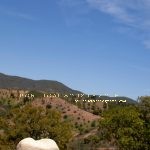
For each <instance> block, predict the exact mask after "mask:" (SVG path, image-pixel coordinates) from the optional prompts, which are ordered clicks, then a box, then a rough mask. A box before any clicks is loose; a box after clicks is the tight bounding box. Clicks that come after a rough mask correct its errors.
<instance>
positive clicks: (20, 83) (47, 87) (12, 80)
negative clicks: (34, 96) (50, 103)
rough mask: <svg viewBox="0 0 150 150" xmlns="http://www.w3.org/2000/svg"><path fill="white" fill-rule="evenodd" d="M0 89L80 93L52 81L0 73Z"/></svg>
mask: <svg viewBox="0 0 150 150" xmlns="http://www.w3.org/2000/svg"><path fill="white" fill-rule="evenodd" d="M0 89H22V90H30V91H31V90H34V91H45V92H58V93H72V94H77V93H81V92H80V91H76V90H73V89H71V88H69V87H67V86H66V85H64V84H62V83H60V82H58V81H53V80H32V79H27V78H23V77H18V76H10V75H5V74H3V73H0Z"/></svg>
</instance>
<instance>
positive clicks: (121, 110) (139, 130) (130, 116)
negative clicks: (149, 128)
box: [99, 106, 144, 150]
mask: <svg viewBox="0 0 150 150" xmlns="http://www.w3.org/2000/svg"><path fill="white" fill-rule="evenodd" d="M99 130H100V135H101V136H102V139H103V140H109V141H112V140H114V141H115V142H114V143H115V144H116V145H117V146H118V147H119V148H120V149H122V150H128V149H130V150H138V149H141V148H143V144H142V142H143V139H142V138H143V133H144V121H143V120H142V119H141V118H140V113H139V112H138V109H137V108H136V107H133V106H128V107H119V106H118V107H116V108H114V109H111V110H109V111H106V112H105V113H104V119H102V120H101V121H100V124H99Z"/></svg>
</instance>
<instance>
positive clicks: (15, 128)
mask: <svg viewBox="0 0 150 150" xmlns="http://www.w3.org/2000/svg"><path fill="white" fill-rule="evenodd" d="M0 128H1V129H3V131H4V134H3V136H2V137H1V138H0V145H5V149H15V147H16V145H17V143H18V142H19V141H20V140H22V139H23V138H26V137H32V138H34V139H41V138H52V139H54V140H55V141H56V143H57V144H58V146H59V147H60V149H62V150H65V149H66V144H67V143H68V141H69V140H70V138H71V137H72V132H71V131H72V128H71V125H70V124H69V123H68V122H66V121H65V122H62V121H61V114H60V113H59V112H57V111H55V110H52V109H44V108H42V107H33V106H32V105H26V106H23V107H22V108H13V109H11V110H10V112H9V114H8V115H7V116H5V118H2V117H1V118H0ZM0 148H2V147H0ZM2 149H4V148H2Z"/></svg>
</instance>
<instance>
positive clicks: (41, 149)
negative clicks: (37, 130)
mask: <svg viewBox="0 0 150 150" xmlns="http://www.w3.org/2000/svg"><path fill="white" fill-rule="evenodd" d="M17 150H59V148H58V146H57V144H56V142H55V141H54V140H52V139H41V140H34V139H32V138H25V139H23V140H21V141H20V142H19V143H18V145H17Z"/></svg>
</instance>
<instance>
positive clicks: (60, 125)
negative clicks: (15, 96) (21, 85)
mask: <svg viewBox="0 0 150 150" xmlns="http://www.w3.org/2000/svg"><path fill="white" fill-rule="evenodd" d="M0 106H1V107H0V129H2V130H0V149H2V150H13V149H15V147H16V144H17V143H18V142H19V141H20V140H21V139H23V138H25V137H29V136H30V137H33V138H35V139H40V138H46V137H49V138H52V139H54V140H55V141H56V142H57V143H58V145H59V147H60V149H61V150H67V149H68V150H80V149H82V150H95V149H96V148H98V147H116V148H118V149H120V150H149V149H150V97H148V96H147V97H140V98H139V103H138V104H136V105H129V104H128V105H125V104H123V105H121V104H119V105H114V106H113V105H111V106H110V107H109V108H108V109H105V111H103V112H101V113H100V114H101V116H103V119H101V120H99V122H98V124H97V123H96V124H95V122H93V123H92V124H91V126H92V127H98V131H97V133H96V134H95V135H90V136H88V137H86V138H83V139H79V140H78V139H76V140H74V141H72V142H71V141H70V140H71V139H72V131H73V125H72V124H70V122H68V121H67V119H66V118H67V116H66V117H65V118H64V121H62V119H61V114H60V113H59V112H58V111H57V110H54V109H53V108H51V107H47V108H43V107H35V106H32V105H30V104H28V103H24V104H21V105H16V104H13V103H11V100H10V99H7V100H5V99H3V100H1V101H0ZM93 111H95V107H94V106H93ZM68 143H71V144H69V146H68ZM67 147H68V148H67Z"/></svg>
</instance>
